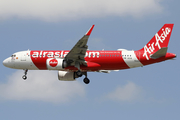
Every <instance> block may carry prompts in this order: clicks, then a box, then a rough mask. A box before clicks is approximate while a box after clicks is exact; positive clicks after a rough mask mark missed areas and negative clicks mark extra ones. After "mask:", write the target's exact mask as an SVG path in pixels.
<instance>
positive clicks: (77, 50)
mask: <svg viewBox="0 0 180 120" xmlns="http://www.w3.org/2000/svg"><path fill="white" fill-rule="evenodd" d="M93 28H94V25H92V27H91V28H90V29H89V30H88V31H87V33H86V34H85V35H84V36H83V37H82V38H81V39H80V40H79V41H78V42H77V43H76V45H75V46H74V47H73V48H72V49H71V50H70V51H69V53H68V54H67V55H66V56H65V58H64V59H65V60H66V62H67V63H68V66H75V67H77V68H78V66H79V65H81V64H83V65H87V64H86V62H85V59H84V57H85V55H86V51H87V49H88V46H87V41H88V38H89V36H90V34H91V32H92V30H93Z"/></svg>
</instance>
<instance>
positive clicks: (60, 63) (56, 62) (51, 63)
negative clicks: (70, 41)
mask: <svg viewBox="0 0 180 120" xmlns="http://www.w3.org/2000/svg"><path fill="white" fill-rule="evenodd" d="M46 65H47V69H48V70H62V69H64V68H65V67H67V62H66V61H65V60H63V59H55V58H50V59H47V61H46Z"/></svg>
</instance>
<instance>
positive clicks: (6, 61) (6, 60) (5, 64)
mask: <svg viewBox="0 0 180 120" xmlns="http://www.w3.org/2000/svg"><path fill="white" fill-rule="evenodd" d="M3 65H4V66H5V67H8V59H5V60H4V61H3Z"/></svg>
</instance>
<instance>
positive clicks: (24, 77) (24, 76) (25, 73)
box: [22, 69, 28, 80]
mask: <svg viewBox="0 0 180 120" xmlns="http://www.w3.org/2000/svg"><path fill="white" fill-rule="evenodd" d="M27 72H28V69H25V70H24V75H23V76H22V78H23V79H24V80H26V79H27V76H26V75H27Z"/></svg>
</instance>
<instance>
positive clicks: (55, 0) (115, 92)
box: [0, 0, 180, 120]
mask: <svg viewBox="0 0 180 120" xmlns="http://www.w3.org/2000/svg"><path fill="white" fill-rule="evenodd" d="M179 4H180V2H179V1H176V0H173V1H168V0H146V1H145V0H105V1H95V0H93V1H87V0H76V1H71V0H66V1H59V0H51V1H50V0H49V1H48V0H43V1H42V0H25V1H24V0H15V1H14V0H0V42H1V43H0V51H1V52H0V53H1V57H0V61H3V60H4V59H5V58H7V57H9V56H10V55H11V54H13V53H14V52H17V51H21V50H27V49H32V50H33V49H38V50H43V49H51V50H53V49H56V50H57V49H60V50H61V49H71V47H73V44H75V43H76V41H78V39H80V37H82V36H83V34H84V33H86V31H87V30H88V29H89V28H90V26H91V25H92V24H95V28H94V30H93V32H92V35H91V36H90V39H89V41H88V45H89V49H90V50H93V49H96V50H101V49H105V50H107V49H108V50H110V49H113V50H116V49H119V48H124V49H130V50H132V49H136V48H138V49H140V48H141V47H143V46H144V45H145V44H146V43H147V42H148V41H149V40H150V39H151V37H153V35H154V34H155V33H156V32H157V31H158V30H159V29H160V28H161V27H162V26H163V24H165V23H174V24H175V25H174V29H173V32H172V36H171V40H170V43H169V48H168V52H172V53H176V54H177V55H178V54H180V52H179V51H180V50H179V47H178V45H179V44H180V43H179V38H180V36H179V28H180V23H179V19H180V17H179V11H180V9H179ZM179 63H180V62H179V59H178V57H177V58H176V60H174V61H166V62H162V63H159V64H154V65H149V66H146V67H143V68H134V69H130V70H122V71H119V72H111V73H110V74H102V73H89V74H88V77H89V78H90V80H91V82H90V84H89V85H85V84H84V83H83V82H82V80H83V77H82V78H79V79H77V81H74V82H60V81H58V78H57V72H56V71H53V72H52V71H29V72H28V79H27V80H26V81H24V80H22V78H21V77H22V75H23V71H22V70H20V71H19V70H12V69H9V68H5V67H4V66H3V65H2V64H1V65H0V71H1V73H0V75H1V76H0V106H1V107H0V116H1V119H6V120H12V119H18V120H21V119H23V120H24V119H26V120H32V119H43V120H48V119H54V120H59V119H66V120H68V119H69V120H72V119H75V120H76V119H78V120H79V119H86V120H92V119H103V120H109V119H120V118H121V119H127V120H132V119H136V118H137V119H138V120H139V119H144V120H160V119H161V120H170V119H173V120H176V119H179V111H180V109H179V108H180V104H179V101H180V97H179V96H180V94H179V93H180V92H179V91H180V88H179V85H180V81H179V71H180V70H179ZM87 116H88V117H87Z"/></svg>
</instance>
